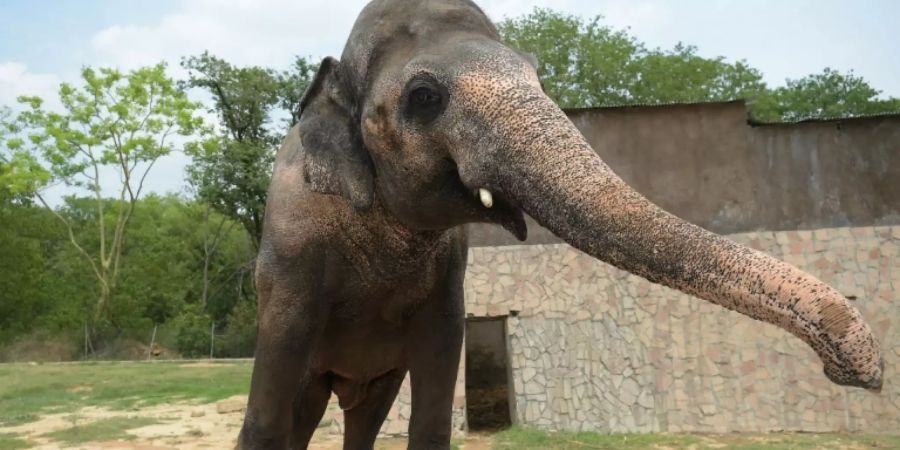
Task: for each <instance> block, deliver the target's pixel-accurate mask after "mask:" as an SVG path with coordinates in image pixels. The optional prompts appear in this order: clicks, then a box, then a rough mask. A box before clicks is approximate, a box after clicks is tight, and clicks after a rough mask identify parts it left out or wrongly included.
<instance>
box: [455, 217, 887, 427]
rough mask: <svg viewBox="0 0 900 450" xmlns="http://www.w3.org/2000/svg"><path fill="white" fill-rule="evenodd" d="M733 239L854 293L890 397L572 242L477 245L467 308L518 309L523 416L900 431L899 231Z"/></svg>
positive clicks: (513, 329)
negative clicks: (844, 381)
mask: <svg viewBox="0 0 900 450" xmlns="http://www.w3.org/2000/svg"><path fill="white" fill-rule="evenodd" d="M731 237H732V238H733V239H735V240H736V241H738V242H741V243H743V244H745V245H749V246H751V247H753V248H756V249H759V250H762V251H765V252H768V253H770V254H773V255H774V256H776V257H778V258H781V259H784V260H786V261H788V262H790V263H792V264H795V265H797V266H799V267H800V268H802V269H804V270H806V271H808V272H811V273H812V274H814V275H816V276H818V277H819V278H821V279H822V280H824V281H825V282H828V283H830V284H832V285H833V286H835V287H836V288H837V289H839V290H840V291H841V292H842V293H844V294H845V295H847V296H854V297H856V298H857V300H856V301H855V302H856V303H855V304H856V306H857V307H858V308H859V309H860V310H861V312H862V315H863V316H864V317H865V318H866V319H867V320H868V322H869V323H870V325H871V326H872V328H873V331H874V333H875V335H876V337H877V338H878V339H879V341H880V342H881V345H882V348H883V349H884V354H885V363H886V367H885V370H886V374H887V377H886V379H885V386H884V389H883V391H882V393H881V394H872V393H868V392H866V391H863V390H860V389H853V388H843V387H839V386H836V385H834V384H833V383H831V382H829V381H828V379H827V378H826V377H825V376H824V375H823V374H822V364H821V362H820V361H819V359H818V357H817V356H816V355H815V353H813V351H812V350H810V349H809V348H808V347H807V346H806V345H805V344H804V343H803V342H802V341H800V340H799V339H797V338H795V337H793V336H791V335H790V334H788V333H786V332H784V331H781V330H780V329H779V328H776V327H774V326H771V325H768V324H764V323H761V322H757V321H754V320H752V319H750V318H748V317H746V316H742V315H740V314H738V313H735V312H731V311H728V310H725V309H724V308H720V307H718V306H715V305H712V304H710V303H707V302H704V301H702V300H699V299H696V298H694V297H690V296H687V295H684V294H681V293H679V292H677V291H674V290H671V289H668V288H664V287H662V286H658V285H654V284H651V283H649V282H646V281H644V280H642V279H640V278H637V277H635V276H632V275H630V274H628V273H626V272H623V271H620V270H618V269H615V268H613V267H611V266H608V265H606V264H604V263H602V262H599V261H596V260H594V259H592V258H590V257H588V256H586V255H584V254H583V253H580V252H578V251H576V250H574V249H572V248H571V247H569V246H567V245H565V244H559V245H536V246H509V247H497V248H477V249H472V250H470V256H469V258H470V264H469V273H468V275H467V279H466V303H467V312H468V313H470V314H474V315H476V316H485V315H487V316H493V315H506V314H510V315H511V317H510V318H509V322H508V329H509V334H510V336H509V346H510V355H511V364H512V373H513V378H514V389H515V399H516V404H515V410H516V413H517V420H518V422H519V423H523V424H528V425H532V426H538V427H541V428H546V429H565V430H579V431H582V430H584V431H586V430H590V431H603V432H651V431H667V432H679V431H699V432H730V431H770V430H803V431H839V430H852V431H869V432H896V431H897V430H900V379H898V378H897V377H896V374H897V373H898V370H900V227H896V226H895V227H857V228H837V229H819V230H815V231H799V232H797V231H788V232H774V233H773V232H759V233H746V234H737V235H732V236H731ZM512 315H515V316H514V317H513V316H512Z"/></svg>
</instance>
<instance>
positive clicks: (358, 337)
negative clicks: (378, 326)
mask: <svg viewBox="0 0 900 450" xmlns="http://www.w3.org/2000/svg"><path fill="white" fill-rule="evenodd" d="M340 328H342V329H340V330H334V332H326V333H325V335H324V336H323V337H322V340H321V341H320V342H319V345H318V346H316V348H315V350H314V352H313V357H312V365H311V367H310V371H311V372H312V373H313V374H317V375H326V374H328V375H330V376H331V377H332V390H333V391H334V392H335V394H337V396H338V399H339V400H340V402H341V407H342V408H344V409H349V408H345V405H352V404H355V403H358V402H359V401H362V399H363V398H365V394H366V390H367V386H368V385H369V384H370V383H371V382H372V381H373V380H377V379H378V378H381V377H382V376H385V375H386V374H388V373H390V372H392V371H396V370H398V369H400V370H405V368H406V365H407V364H406V349H405V336H404V333H402V332H401V330H396V329H394V330H391V329H386V330H378V331H376V330H374V329H366V330H353V331H348V330H346V329H343V328H344V327H340Z"/></svg>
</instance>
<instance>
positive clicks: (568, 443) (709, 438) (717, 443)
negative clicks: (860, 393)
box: [491, 427, 900, 450]
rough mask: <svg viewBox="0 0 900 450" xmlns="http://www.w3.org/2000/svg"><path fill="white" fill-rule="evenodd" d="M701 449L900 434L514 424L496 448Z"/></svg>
mask: <svg viewBox="0 0 900 450" xmlns="http://www.w3.org/2000/svg"><path fill="white" fill-rule="evenodd" d="M688 447H690V448H693V449H697V450H706V449H709V450H713V449H716V450H718V449H729V450H807V449H810V450H812V449H816V450H819V449H821V450H842V449H847V448H853V449H857V450H862V449H865V450H868V449H873V450H874V449H900V436H891V435H865V434H843V433H772V434H737V433H733V434H695V435H692V434H666V433H657V434H598V433H550V432H545V431H539V430H535V429H531V428H521V427H513V428H510V429H508V430H505V431H502V432H500V433H497V434H495V435H494V436H493V445H492V446H491V448H494V449H522V450H546V449H559V450H576V449H577V450H584V449H610V450H612V449H659V448H688Z"/></svg>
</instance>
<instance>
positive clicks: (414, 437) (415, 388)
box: [408, 251, 465, 450]
mask: <svg viewBox="0 0 900 450" xmlns="http://www.w3.org/2000/svg"><path fill="white" fill-rule="evenodd" d="M464 274H465V253H464V251H463V253H462V255H457V256H456V257H455V258H453V261H452V263H451V266H450V269H449V271H448V273H447V275H446V278H445V279H444V280H443V282H442V283H441V284H440V287H439V289H438V292H437V294H436V298H434V299H432V300H431V301H429V303H428V306H426V307H425V308H423V311H421V312H420V314H417V315H416V317H415V318H414V320H413V324H412V325H413V326H412V332H411V333H410V342H409V343H408V346H409V349H410V350H409V351H410V356H409V375H410V381H411V384H412V412H411V415H410V422H409V450H449V449H450V438H451V437H452V426H453V424H452V417H453V398H454V396H455V390H456V375H457V371H458V370H459V358H460V354H461V351H462V344H463V334H464V333H465V311H464V309H463V276H464Z"/></svg>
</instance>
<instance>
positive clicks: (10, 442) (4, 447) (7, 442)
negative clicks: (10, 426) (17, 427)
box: [0, 433, 31, 450]
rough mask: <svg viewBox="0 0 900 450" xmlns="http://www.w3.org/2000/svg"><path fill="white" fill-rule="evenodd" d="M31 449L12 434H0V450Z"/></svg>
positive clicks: (22, 440)
mask: <svg viewBox="0 0 900 450" xmlns="http://www.w3.org/2000/svg"><path fill="white" fill-rule="evenodd" d="M29 447H31V446H30V445H29V444H28V442H26V441H25V440H24V439H22V438H20V437H18V436H16V435H15V434H12V433H0V450H17V449H20V448H29Z"/></svg>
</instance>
